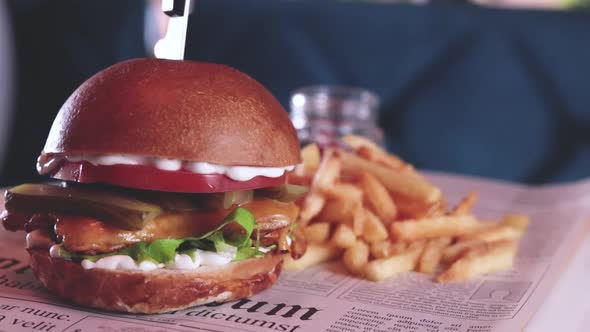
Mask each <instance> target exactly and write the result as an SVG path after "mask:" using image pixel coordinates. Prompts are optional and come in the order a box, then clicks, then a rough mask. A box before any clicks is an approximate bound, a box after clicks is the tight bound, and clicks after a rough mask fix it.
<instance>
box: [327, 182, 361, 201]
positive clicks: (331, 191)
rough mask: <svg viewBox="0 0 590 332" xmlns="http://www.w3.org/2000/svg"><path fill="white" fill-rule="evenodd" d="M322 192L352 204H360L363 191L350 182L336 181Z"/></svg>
mask: <svg viewBox="0 0 590 332" xmlns="http://www.w3.org/2000/svg"><path fill="white" fill-rule="evenodd" d="M324 192H325V193H326V195H328V196H329V197H330V198H333V199H338V200H340V201H343V202H346V203H352V204H362V202H363V191H362V190H361V188H359V187H358V186H356V185H354V184H351V183H338V184H334V185H332V186H330V187H329V188H327V189H325V190H324Z"/></svg>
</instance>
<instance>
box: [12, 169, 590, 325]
mask: <svg viewBox="0 0 590 332" xmlns="http://www.w3.org/2000/svg"><path fill="white" fill-rule="evenodd" d="M429 177H430V179H431V180H432V181H433V182H434V183H436V184H437V185H439V186H441V187H442V188H443V191H444V192H445V194H446V196H447V198H448V200H449V202H450V203H453V202H456V201H458V200H459V199H460V197H462V196H464V195H465V194H466V193H468V192H470V191H473V190H476V191H478V192H479V194H480V199H479V201H478V203H477V204H476V208H475V214H476V215H477V216H479V217H481V218H483V219H494V218H499V217H501V216H502V215H503V214H505V213H507V212H514V213H526V214H528V215H530V217H531V220H532V222H531V225H530V227H529V229H528V230H527V233H526V235H525V236H524V238H523V239H522V241H521V245H520V250H519V254H518V258H517V260H516V263H515V266H514V268H512V269H510V270H508V271H505V272H502V273H497V274H494V275H489V276H485V277H481V278H477V279H474V280H472V281H469V282H465V283H458V284H450V285H440V284H437V283H434V282H433V281H432V280H431V277H429V276H426V275H422V274H419V273H405V274H402V275H400V276H399V277H395V278H392V279H390V280H387V281H384V282H379V283H375V282H370V281H365V280H361V279H358V278H355V277H351V276H349V275H347V274H346V273H345V272H344V271H343V270H342V268H341V267H339V265H338V264H336V263H329V264H325V265H321V266H316V267H313V268H310V269H307V270H303V271H299V272H283V274H282V276H281V278H280V279H279V281H278V282H277V284H276V285H275V286H274V287H273V288H272V289H270V290H266V291H264V292H262V293H260V294H258V295H256V296H254V297H252V298H249V299H244V300H239V301H233V302H230V303H224V304H212V305H204V306H199V307H193V308H190V309H186V310H182V311H177V312H171V313H167V314H161V315H121V314H115V313H108V312H102V311H98V310H89V309H84V308H80V307H77V306H75V305H72V304H70V303H67V302H64V301H61V300H59V299H57V298H55V297H53V296H52V295H50V294H49V293H48V292H47V291H45V290H44V288H43V287H42V286H41V285H40V283H39V282H37V281H36V280H35V278H34V277H33V275H32V273H31V271H30V269H29V267H28V265H27V254H26V252H25V251H24V239H23V238H24V234H23V233H22V232H21V233H11V232H4V231H2V232H0V331H46V332H53V331H69V332H82V331H84V332H86V331H109V332H110V331H113V332H114V331H136V332H137V331H153V332H156V331H158V332H159V331H209V332H216V331H287V332H302V331H329V332H337V331H338V332H340V331H350V332H353V331H362V332H365V331H367V332H368V331H424V332H443V331H444V332H447V331H464V332H467V331H469V332H489V331H520V330H523V329H524V328H525V326H526V323H527V322H528V321H529V320H530V319H531V317H532V316H533V314H534V313H535V311H536V310H537V309H538V308H539V307H540V305H541V304H542V302H543V301H544V299H545V298H546V297H547V295H548V294H549V292H551V288H552V285H554V283H555V282H556V280H557V279H558V278H559V276H560V274H561V271H562V270H563V268H564V267H565V265H566V264H567V261H568V259H569V257H570V256H571V255H572V254H573V253H574V251H575V249H576V246H577V245H578V244H579V243H580V242H581V240H582V239H583V237H584V236H585V233H586V231H587V229H588V225H589V224H588V216H589V215H590V181H583V182H578V183H573V184H568V185H557V186H548V187H527V186H520V185H514V184H509V183H504V182H492V181H487V180H480V179H474V178H466V177H457V176H450V175H442V174H429Z"/></svg>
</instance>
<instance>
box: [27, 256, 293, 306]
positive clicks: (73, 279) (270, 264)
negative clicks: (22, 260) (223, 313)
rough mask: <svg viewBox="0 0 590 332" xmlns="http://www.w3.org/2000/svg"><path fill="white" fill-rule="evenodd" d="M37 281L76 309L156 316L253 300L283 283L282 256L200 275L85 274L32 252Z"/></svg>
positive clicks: (77, 267) (200, 271)
mask: <svg viewBox="0 0 590 332" xmlns="http://www.w3.org/2000/svg"><path fill="white" fill-rule="evenodd" d="M28 252H29V255H30V257H31V268H32V269H33V273H34V274H35V276H36V277H37V278H38V279H39V280H40V281H41V283H43V285H45V287H47V289H49V290H50V291H51V292H53V293H55V294H57V295H59V296H60V297H62V298H64V299H66V300H69V301H72V302H74V303H76V304H79V305H83V306H88V307H93V308H99V309H104V310H109V311H118V312H127V313H142V314H156V313H163V312H168V311H173V310H179V309H184V308H187V307H191V306H195V305H201V304H205V303H210V302H226V301H231V300H235V299H241V298H245V297H250V296H252V295H253V294H255V293H258V292H260V291H262V290H264V289H266V288H269V287H270V286H271V285H272V284H274V282H275V281H276V280H277V278H278V276H279V273H280V271H281V267H282V262H283V260H282V256H281V255H274V254H269V255H267V256H265V257H263V258H255V259H254V258H253V259H247V260H244V261H242V262H234V263H229V264H228V265H223V266H219V267H216V266H210V267H200V268H199V269H198V270H196V271H191V272H186V271H176V270H166V269H161V270H155V271H150V272H138V271H113V270H104V269H90V270H85V269H84V268H83V267H82V266H81V264H79V263H75V262H72V261H69V260H65V259H59V258H52V257H50V256H49V253H48V251H47V249H28Z"/></svg>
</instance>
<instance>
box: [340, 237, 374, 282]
mask: <svg viewBox="0 0 590 332" xmlns="http://www.w3.org/2000/svg"><path fill="white" fill-rule="evenodd" d="M342 262H343V263H344V266H345V267H346V269H347V270H348V271H350V272H352V273H354V274H362V272H363V268H364V267H365V265H366V264H367V263H368V262H369V246H368V245H367V244H366V243H364V242H363V241H356V243H355V244H354V245H353V246H352V247H350V248H348V249H346V250H345V251H344V255H342Z"/></svg>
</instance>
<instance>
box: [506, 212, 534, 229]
mask: <svg viewBox="0 0 590 332" xmlns="http://www.w3.org/2000/svg"><path fill="white" fill-rule="evenodd" d="M502 223H503V224H504V225H507V226H510V227H512V228H516V229H521V230H524V229H526V228H527V227H528V226H529V223H530V220H529V216H526V215H524V214H508V215H506V216H504V218H503V219H502Z"/></svg>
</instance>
